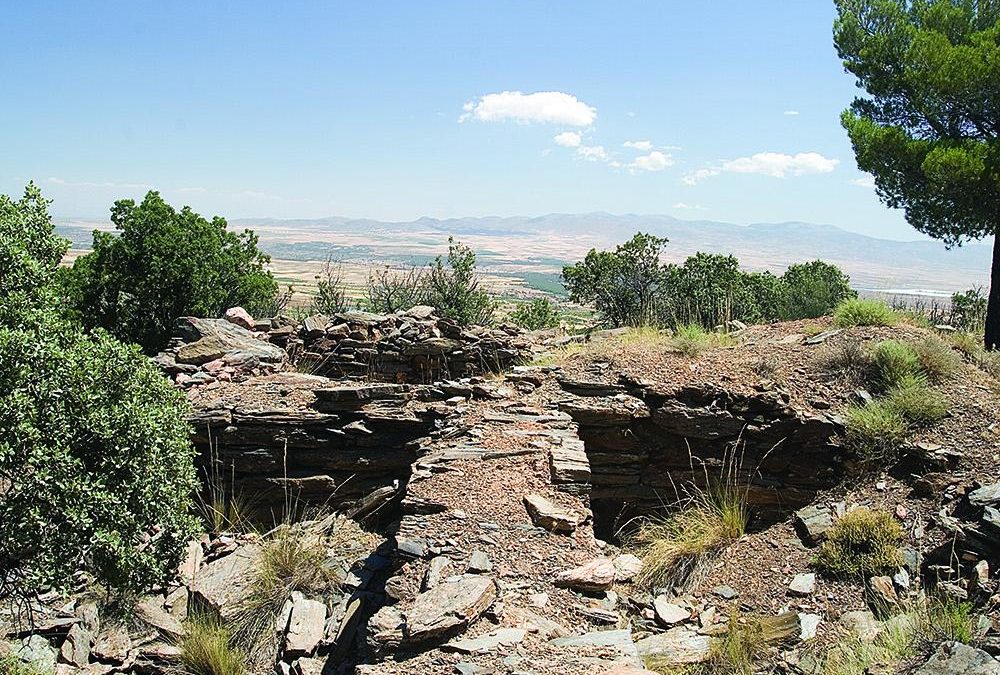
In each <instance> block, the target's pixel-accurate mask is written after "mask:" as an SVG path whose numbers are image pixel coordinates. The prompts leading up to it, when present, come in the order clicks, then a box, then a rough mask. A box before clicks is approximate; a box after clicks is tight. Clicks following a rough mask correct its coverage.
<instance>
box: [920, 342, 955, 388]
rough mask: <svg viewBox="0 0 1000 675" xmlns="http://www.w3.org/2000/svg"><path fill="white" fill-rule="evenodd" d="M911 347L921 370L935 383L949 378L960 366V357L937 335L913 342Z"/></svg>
mask: <svg viewBox="0 0 1000 675" xmlns="http://www.w3.org/2000/svg"><path fill="white" fill-rule="evenodd" d="M912 347H913V351H914V353H916V355H917V360H918V361H919V362H920V369H921V371H922V372H923V373H924V374H925V375H926V376H927V379H929V380H930V381H931V382H933V383H935V384H940V383H941V382H945V381H946V380H950V379H951V378H953V377H954V376H955V374H956V373H958V371H959V369H960V368H961V367H962V357H961V356H959V355H958V354H956V353H955V350H954V349H952V348H951V345H949V344H948V343H947V342H945V341H944V340H942V339H941V338H939V337H936V336H931V337H926V338H924V339H923V340H919V341H918V342H915V343H913V345H912Z"/></svg>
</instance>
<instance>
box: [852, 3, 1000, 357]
mask: <svg viewBox="0 0 1000 675" xmlns="http://www.w3.org/2000/svg"><path fill="white" fill-rule="evenodd" d="M836 5H837V11H838V18H837V21H836V24H835V25H834V42H835V44H836V47H837V51H838V53H839V55H840V57H841V58H842V59H843V62H844V67H845V68H846V69H847V71H848V72H850V73H851V74H853V75H854V76H855V77H856V78H857V82H858V85H859V86H860V87H861V88H863V89H864V90H865V91H866V92H867V94H868V95H867V97H864V98H857V99H855V100H854V102H853V104H852V105H851V107H850V109H849V110H847V111H845V112H844V114H843V116H842V122H843V125H844V127H845V128H846V129H847V133H848V135H849V136H850V138H851V143H852V144H853V146H854V152H855V155H856V157H857V162H858V167H859V168H861V169H862V170H864V171H867V172H869V173H871V174H872V175H873V176H874V178H875V187H876V190H877V192H878V195H879V197H880V198H881V199H882V200H883V201H884V202H885V203H886V204H888V205H889V206H891V207H893V208H901V209H904V211H905V213H906V219H907V220H908V221H909V223H910V224H911V225H913V227H915V228H916V229H917V230H919V231H920V232H923V233H925V234H927V235H930V236H931V237H934V238H935V239H941V240H942V241H944V242H945V244H946V245H948V246H953V245H960V244H961V243H963V242H964V241H968V240H975V239H981V238H983V237H988V236H991V235H995V234H997V232H998V227H1000V170H998V157H1000V154H998V153H1000V142H998V133H1000V125H998V124H997V119H1000V107H998V105H1000V103H998V102H1000V96H998V95H997V93H998V85H997V83H998V82H1000V4H998V3H996V2H972V1H971V0H836ZM998 274H1000V237H998V238H997V242H996V243H995V246H994V263H993V284H992V291H991V294H990V299H989V304H988V311H987V314H988V316H987V320H986V346H987V348H994V347H996V346H997V344H998V342H1000V279H998V278H997V275H998Z"/></svg>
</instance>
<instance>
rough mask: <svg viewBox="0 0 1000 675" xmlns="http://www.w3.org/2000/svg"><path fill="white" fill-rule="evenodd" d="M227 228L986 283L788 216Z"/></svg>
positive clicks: (372, 247)
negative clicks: (632, 245) (655, 255)
mask: <svg viewBox="0 0 1000 675" xmlns="http://www.w3.org/2000/svg"><path fill="white" fill-rule="evenodd" d="M231 224H232V225H233V226H237V227H241V228H242V227H249V228H252V229H255V230H257V231H258V233H259V234H260V236H261V243H262V245H263V246H264V248H265V249H268V250H269V251H270V252H271V253H272V255H274V257H276V258H284V259H297V260H316V259H322V258H324V257H325V255H326V253H325V252H326V251H332V252H333V254H334V255H335V257H342V258H344V259H352V258H358V259H362V258H363V259H366V260H383V259H384V260H397V261H414V260H416V261H419V260H425V259H426V258H427V257H428V256H429V255H430V254H431V253H433V252H434V251H436V250H440V247H441V246H443V244H444V242H445V241H446V239H447V237H448V236H449V235H454V236H455V237H457V238H459V239H461V240H463V241H465V242H466V243H469V244H470V245H472V246H473V247H474V248H476V249H477V251H480V252H481V253H482V256H481V258H482V260H483V262H484V263H486V264H490V265H493V266H496V267H497V269H501V268H505V267H507V268H509V267H512V266H519V267H521V268H524V267H525V266H528V265H530V264H542V263H544V265H543V266H545V267H546V268H547V270H548V271H549V272H551V271H553V270H556V269H558V265H559V264H560V263H562V262H572V261H575V260H578V259H579V258H580V257H581V256H582V255H583V254H585V253H586V250H587V249H589V248H590V247H600V248H606V247H611V246H613V245H615V244H617V243H620V242H622V241H625V240H626V239H628V238H629V237H631V236H632V235H633V234H634V233H635V232H637V231H643V232H649V233H652V234H656V235H660V236H665V237H667V238H669V239H670V244H669V246H668V257H669V258H670V259H671V260H683V259H684V258H685V257H687V256H688V255H691V254H692V253H695V252H696V251H707V252H713V253H726V254H730V253H731V254H733V255H736V256H737V257H738V258H739V259H740V261H741V262H742V263H743V265H744V267H746V268H748V269H755V270H762V269H767V270H771V271H773V272H776V273H780V272H782V271H783V270H784V269H785V267H787V266H788V265H789V264H791V263H794V262H801V261H805V260H814V259H816V258H822V259H824V260H828V261H830V262H833V263H835V264H837V265H839V266H841V267H842V268H843V269H845V270H846V271H847V272H848V273H849V274H850V275H851V279H852V282H853V284H854V285H855V286H857V287H859V288H864V289H899V290H924V291H936V292H940V293H950V292H951V291H955V290H962V289H966V288H970V287H974V286H980V285H981V286H986V285H988V283H989V267H990V253H991V252H990V248H989V246H987V245H984V244H982V243H972V244H967V245H966V246H962V247H959V248H955V249H953V250H950V251H949V250H946V249H945V247H944V246H943V245H942V244H941V243H940V242H937V241H927V240H924V241H908V242H901V241H893V240H888V239H879V238H876V237H870V236H866V235H863V234H858V233H855V232H848V231H847V230H844V229H841V228H839V227H835V226H833V225H818V224H813V223H802V222H786V223H755V224H752V225H748V226H743V225H734V224H732V223H723V222H717V221H711V220H681V219H679V218H674V217H672V216H667V215H637V214H621V215H617V214H611V213H604V212H596V213H584V214H562V213H553V214H548V215H544V216H538V217H497V216H490V217H483V218H447V219H437V218H426V217H425V218H419V219H417V220H413V221H409V222H385V221H378V220H372V219H367V218H343V217H330V218H320V219H311V220H305V219H296V220H281V219H273V218H249V219H239V220H233V221H231ZM95 226H98V227H102V228H103V227H106V226H107V224H102V223H94V222H78V221H77V222H74V221H61V222H60V231H61V232H62V233H63V235H64V236H68V237H70V238H71V239H72V240H73V241H74V244H75V245H78V246H79V245H81V243H85V242H87V241H89V238H90V237H89V230H91V229H93V228H94V227H95ZM522 271H523V270H522Z"/></svg>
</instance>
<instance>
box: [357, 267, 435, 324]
mask: <svg viewBox="0 0 1000 675" xmlns="http://www.w3.org/2000/svg"><path fill="white" fill-rule="evenodd" d="M426 302H427V279H426V274H425V272H424V270H423V269H421V268H417V267H411V268H410V269H408V270H393V269H391V268H390V267H388V266H386V267H383V268H376V269H373V270H372V271H371V272H369V274H368V283H367V284H366V286H365V299H364V301H363V304H364V306H365V308H366V309H368V310H369V311H371V312H378V313H380V314H394V313H395V312H402V311H405V310H407V309H410V308H411V307H414V306H416V305H419V304H422V303H426Z"/></svg>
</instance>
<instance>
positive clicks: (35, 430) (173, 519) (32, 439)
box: [0, 312, 196, 593]
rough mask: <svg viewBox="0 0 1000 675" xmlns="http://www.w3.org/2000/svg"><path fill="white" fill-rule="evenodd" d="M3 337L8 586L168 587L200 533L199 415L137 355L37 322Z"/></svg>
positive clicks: (0, 503)
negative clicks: (195, 433)
mask: <svg viewBox="0 0 1000 675" xmlns="http://www.w3.org/2000/svg"><path fill="white" fill-rule="evenodd" d="M30 322H31V325H30V326H22V327H20V328H8V327H2V326H0V411H2V412H0V482H3V483H4V484H5V489H4V491H3V493H2V498H0V522H3V523H4V537H2V538H0V577H2V580H3V581H2V583H3V585H4V586H14V587H15V589H14V590H15V592H28V593H30V592H33V591H35V590H38V589H40V588H42V587H44V586H46V585H53V586H56V587H60V588H61V587H64V586H65V585H66V584H68V583H71V581H72V575H73V573H74V572H75V571H77V569H79V568H80V567H81V566H83V565H87V566H91V567H92V568H93V570H92V571H93V572H94V573H95V574H96V576H97V579H98V580H99V581H101V582H105V583H107V584H109V585H110V586H112V587H114V588H117V589H122V590H126V591H130V590H136V591H139V590H144V589H146V588H148V587H150V586H151V585H153V584H156V583H160V582H164V581H166V580H167V579H168V578H169V577H170V575H171V573H172V572H173V570H175V569H176V567H177V565H178V563H179V562H180V556H181V551H182V548H183V545H184V544H185V543H186V542H187V541H188V539H189V538H190V536H191V535H192V534H193V533H194V531H195V529H196V528H195V521H194V520H193V519H192V518H191V516H190V515H189V513H188V506H189V504H190V498H191V495H192V494H193V492H194V489H195V485H196V482H195V473H194V464H193V456H194V454H193V451H192V449H191V445H190V441H189V429H188V426H187V423H186V422H185V415H186V412H187V404H186V401H185V399H184V397H183V395H182V394H180V393H179V392H178V391H177V390H176V389H174V388H173V387H172V386H171V385H170V383H169V382H168V381H167V380H166V379H165V378H164V377H163V376H162V375H161V374H160V372H159V371H158V370H157V368H156V367H155V366H154V365H153V364H152V363H151V362H150V361H148V360H147V359H146V358H145V357H143V356H142V354H140V353H139V351H138V350H137V349H135V348H134V347H129V346H126V345H123V344H121V343H119V342H117V341H116V340H114V339H113V338H111V337H110V336H109V335H107V334H106V333H104V332H103V331H96V332H95V333H94V334H93V335H92V336H87V335H84V334H81V333H80V331H79V330H78V329H77V328H76V327H74V326H71V325H68V324H66V323H65V322H63V321H61V320H59V319H57V318H54V317H52V316H45V315H44V314H43V313H41V312H36V313H35V316H33V317H32V318H31V320H30Z"/></svg>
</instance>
